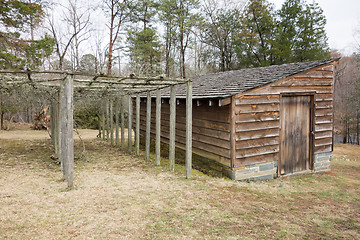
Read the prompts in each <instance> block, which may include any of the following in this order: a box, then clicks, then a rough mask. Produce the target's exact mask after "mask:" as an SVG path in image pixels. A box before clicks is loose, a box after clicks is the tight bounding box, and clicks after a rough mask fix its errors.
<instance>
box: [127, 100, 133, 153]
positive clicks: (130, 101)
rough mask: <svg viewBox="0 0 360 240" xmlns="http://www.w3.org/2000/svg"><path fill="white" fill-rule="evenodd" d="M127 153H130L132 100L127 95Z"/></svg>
mask: <svg viewBox="0 0 360 240" xmlns="http://www.w3.org/2000/svg"><path fill="white" fill-rule="evenodd" d="M128 104H129V105H128V152H132V121H131V119H132V118H133V114H132V111H133V109H132V99H131V95H128Z"/></svg>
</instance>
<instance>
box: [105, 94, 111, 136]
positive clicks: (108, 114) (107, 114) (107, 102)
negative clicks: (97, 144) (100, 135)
mask: <svg viewBox="0 0 360 240" xmlns="http://www.w3.org/2000/svg"><path fill="white" fill-rule="evenodd" d="M105 106H106V141H109V140H110V112H109V99H106V104H105Z"/></svg>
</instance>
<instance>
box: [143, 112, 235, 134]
mask: <svg viewBox="0 0 360 240" xmlns="http://www.w3.org/2000/svg"><path fill="white" fill-rule="evenodd" d="M141 118H142V119H144V118H145V114H144V112H141ZM151 120H152V121H155V118H154V117H152V118H151ZM161 125H162V126H170V122H169V116H168V115H164V114H163V113H162V114H161ZM211 125H214V123H211V122H210V123H209V122H208V121H205V122H204V121H196V120H195V121H193V133H199V134H202V135H206V136H210V137H214V138H219V139H224V140H230V131H229V130H227V129H228V126H229V125H228V124H220V125H221V126H218V124H217V123H215V126H218V127H217V129H213V128H210V127H209V126H211ZM176 129H179V130H184V131H185V129H186V124H185V118H183V117H181V118H180V117H177V119H176Z"/></svg>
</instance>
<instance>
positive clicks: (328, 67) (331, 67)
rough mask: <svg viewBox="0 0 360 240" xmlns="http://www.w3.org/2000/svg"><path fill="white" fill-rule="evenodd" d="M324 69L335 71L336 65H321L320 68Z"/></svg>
mask: <svg viewBox="0 0 360 240" xmlns="http://www.w3.org/2000/svg"><path fill="white" fill-rule="evenodd" d="M320 69H321V70H322V71H329V72H333V71H334V65H333V64H331V65H326V66H324V67H321V68H320Z"/></svg>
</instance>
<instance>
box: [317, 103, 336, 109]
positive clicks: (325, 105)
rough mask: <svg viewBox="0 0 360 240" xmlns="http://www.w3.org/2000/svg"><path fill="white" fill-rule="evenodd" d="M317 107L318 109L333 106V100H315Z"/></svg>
mask: <svg viewBox="0 0 360 240" xmlns="http://www.w3.org/2000/svg"><path fill="white" fill-rule="evenodd" d="M315 108H316V109H323V108H333V102H332V101H318V102H315Z"/></svg>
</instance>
